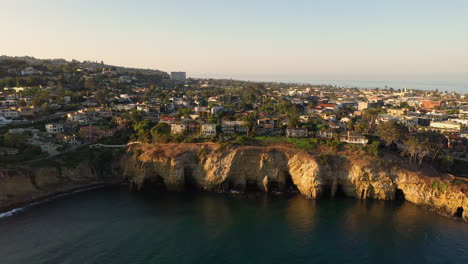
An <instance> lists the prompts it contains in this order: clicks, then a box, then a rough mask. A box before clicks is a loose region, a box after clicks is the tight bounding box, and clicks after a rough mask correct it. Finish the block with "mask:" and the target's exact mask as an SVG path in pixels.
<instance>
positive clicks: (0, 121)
mask: <svg viewBox="0 0 468 264" xmlns="http://www.w3.org/2000/svg"><path fill="white" fill-rule="evenodd" d="M11 122H13V121H11V120H8V119H6V118H5V117H3V116H1V115H0V127H1V126H5V125H7V124H9V123H11Z"/></svg>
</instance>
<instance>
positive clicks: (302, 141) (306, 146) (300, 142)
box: [254, 136, 316, 150]
mask: <svg viewBox="0 0 468 264" xmlns="http://www.w3.org/2000/svg"><path fill="white" fill-rule="evenodd" d="M254 140H255V141H257V142H262V143H268V144H274V143H288V144H292V145H294V146H296V147H297V148H299V149H303V150H312V149H315V148H316V145H315V144H314V143H313V142H312V141H311V140H310V139H308V138H287V137H266V136H258V137H254Z"/></svg>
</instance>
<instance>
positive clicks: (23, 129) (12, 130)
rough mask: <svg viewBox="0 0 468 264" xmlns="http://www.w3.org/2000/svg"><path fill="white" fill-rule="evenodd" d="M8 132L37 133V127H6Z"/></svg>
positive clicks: (20, 133)
mask: <svg viewBox="0 0 468 264" xmlns="http://www.w3.org/2000/svg"><path fill="white" fill-rule="evenodd" d="M8 133H10V134H15V135H22V134H25V133H30V134H31V135H34V134H36V133H39V129H37V128H10V129H8Z"/></svg>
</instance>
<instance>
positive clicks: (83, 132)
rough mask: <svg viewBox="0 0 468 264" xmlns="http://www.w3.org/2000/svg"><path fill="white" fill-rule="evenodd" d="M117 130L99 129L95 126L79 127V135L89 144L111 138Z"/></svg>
mask: <svg viewBox="0 0 468 264" xmlns="http://www.w3.org/2000/svg"><path fill="white" fill-rule="evenodd" d="M118 130H119V128H113V129H101V128H99V127H96V126H84V127H80V130H79V132H78V133H79V135H80V137H81V138H83V139H86V140H87V141H89V142H94V141H96V140H98V139H100V138H103V137H112V136H113V135H114V134H115V133H116V132H117V131H118Z"/></svg>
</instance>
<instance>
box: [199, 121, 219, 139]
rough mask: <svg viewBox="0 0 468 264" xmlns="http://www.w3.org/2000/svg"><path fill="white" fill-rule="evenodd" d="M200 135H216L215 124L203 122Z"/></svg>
mask: <svg viewBox="0 0 468 264" xmlns="http://www.w3.org/2000/svg"><path fill="white" fill-rule="evenodd" d="M200 133H201V136H202V137H212V136H216V125H215V124H203V125H202V127H201V132H200Z"/></svg>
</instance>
